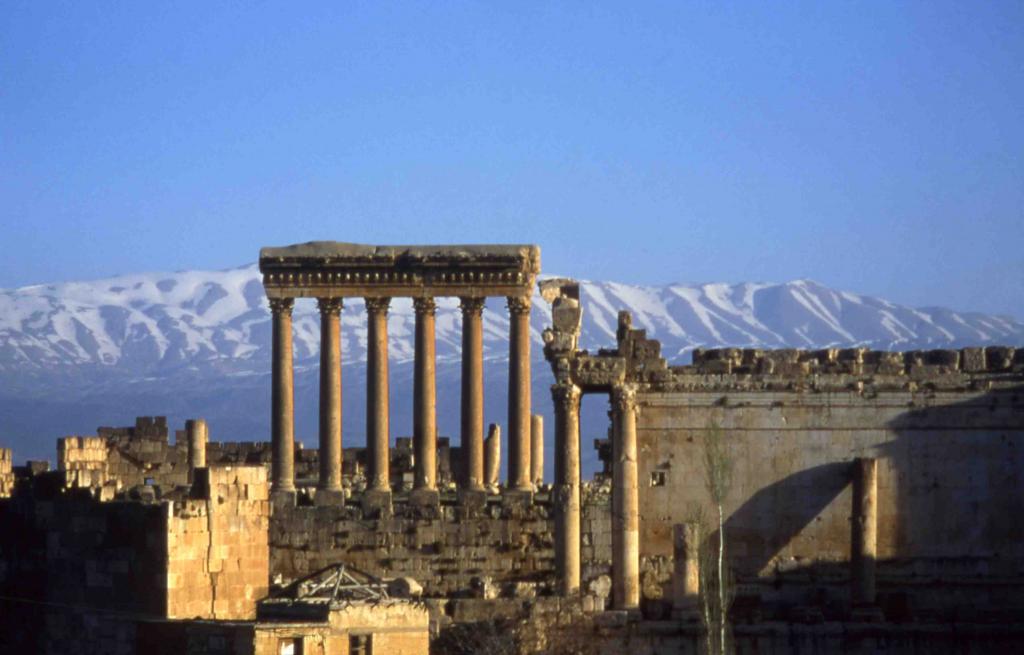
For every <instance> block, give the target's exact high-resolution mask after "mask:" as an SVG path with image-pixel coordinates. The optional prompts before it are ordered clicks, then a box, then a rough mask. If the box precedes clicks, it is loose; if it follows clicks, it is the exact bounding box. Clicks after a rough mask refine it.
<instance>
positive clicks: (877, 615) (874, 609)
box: [850, 605, 885, 623]
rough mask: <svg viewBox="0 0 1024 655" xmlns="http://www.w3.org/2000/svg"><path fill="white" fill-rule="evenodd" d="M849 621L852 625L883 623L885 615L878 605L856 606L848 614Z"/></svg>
mask: <svg viewBox="0 0 1024 655" xmlns="http://www.w3.org/2000/svg"><path fill="white" fill-rule="evenodd" d="M850 621H852V622H854V623H884V622H885V614H883V613H882V608H881V607H879V606H878V605H858V606H857V607H854V608H853V610H852V611H851V612H850Z"/></svg>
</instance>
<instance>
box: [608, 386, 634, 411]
mask: <svg viewBox="0 0 1024 655" xmlns="http://www.w3.org/2000/svg"><path fill="white" fill-rule="evenodd" d="M611 400H612V410H613V411H618V412H625V411H636V385H635V384H630V383H628V382H627V383H625V384H616V385H615V386H613V387H612V398H611Z"/></svg>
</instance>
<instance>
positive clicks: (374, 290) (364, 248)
mask: <svg viewBox="0 0 1024 655" xmlns="http://www.w3.org/2000/svg"><path fill="white" fill-rule="evenodd" d="M260 271H261V272H262V273H263V286H264V287H265V288H266V291H267V296H269V297H271V298H288V297H318V298H324V297H347V296H362V297H371V298H372V297H394V296H412V297H431V296H468V297H485V296H521V295H529V294H530V291H531V289H532V287H533V283H534V281H535V279H536V276H537V273H539V272H540V248H539V247H538V246H534V245H439V246H374V245H364V244H358V243H343V242H337V241H312V242H309V243H302V244H296V245H291V246H284V247H279V248H263V249H261V250H260Z"/></svg>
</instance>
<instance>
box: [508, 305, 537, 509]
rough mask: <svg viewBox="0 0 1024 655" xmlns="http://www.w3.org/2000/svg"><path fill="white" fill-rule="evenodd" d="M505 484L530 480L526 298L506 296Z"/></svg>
mask: <svg viewBox="0 0 1024 655" xmlns="http://www.w3.org/2000/svg"><path fill="white" fill-rule="evenodd" d="M508 311H509V361H508V433H509V434H508V486H509V488H511V489H517V490H521V491H529V490H531V489H533V485H532V484H531V483H530V298H529V296H522V297H515V296H513V297H509V298H508Z"/></svg>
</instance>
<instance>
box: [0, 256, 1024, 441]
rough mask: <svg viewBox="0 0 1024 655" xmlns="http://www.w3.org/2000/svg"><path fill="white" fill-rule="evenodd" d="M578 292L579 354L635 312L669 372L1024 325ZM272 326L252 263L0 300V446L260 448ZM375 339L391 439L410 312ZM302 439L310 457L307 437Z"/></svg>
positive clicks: (445, 372) (974, 341)
mask: <svg viewBox="0 0 1024 655" xmlns="http://www.w3.org/2000/svg"><path fill="white" fill-rule="evenodd" d="M545 277H548V276H545ZM580 282H581V292H582V296H583V298H582V305H583V316H584V318H583V327H582V333H581V339H580V347H581V348H588V349H597V348H601V347H609V346H612V345H614V343H615V330H616V327H617V323H618V320H617V316H618V312H619V311H620V310H623V309H625V310H629V311H630V312H631V313H632V314H633V324H634V326H636V327H639V328H644V329H646V330H647V333H648V336H649V337H653V338H656V339H659V340H660V341H661V343H662V353H663V356H664V357H665V358H666V359H667V360H669V362H670V363H686V362H687V361H688V360H689V353H690V352H691V351H692V350H693V349H694V348H710V347H716V346H732V347H757V348H822V347H849V346H865V347H869V348H874V349H879V350H894V349H898V350H913V349H930V348H955V347H963V346H969V345H971V346H973V345H995V344H1000V345H1011V346H1017V345H1024V323H1022V322H1020V321H1017V320H1016V319H1013V318H1012V317H1008V316H994V315H991V314H984V313H981V312H960V311H955V310H951V309H948V308H944V307H935V306H932V307H928V308H911V307H906V306H903V305H898V304H896V303H892V302H889V301H888V300H885V299H881V298H875V297H872V296H866V295H862V294H857V293H853V292H848V291H839V290H834V289H830V288H829V287H827V286H825V285H823V284H821V283H818V282H815V281H813V280H807V279H802V280H794V281H791V282H785V283H766V282H740V283H733V284H729V283H715V282H711V283H702V284H683V283H672V284H667V285H633V284H623V283H618V282H601V281H589V280H581V281H580ZM504 304H505V303H504V301H503V299H500V298H492V299H489V300H488V302H487V310H486V311H485V312H484V357H485V359H486V361H487V363H486V365H485V387H486V392H485V393H486V394H487V399H486V401H487V407H488V409H489V410H490V411H489V413H488V418H487V420H488V421H494V422H502V421H503V420H504V392H505V389H504V387H505V384H506V378H505V377H504V376H505V375H507V372H506V369H507V366H506V364H505V362H507V351H508V345H507V343H508V342H507V335H508V319H507V311H506V309H505V306H504ZM362 305H363V302H362V300H361V299H346V301H345V309H344V310H343V312H342V340H343V343H342V353H343V372H344V376H345V382H344V391H345V419H344V424H345V430H346V433H348V434H350V435H351V434H355V435H356V439H357V440H358V439H361V433H362V431H363V427H362V425H361V417H362V414H363V412H364V411H365V405H363V406H362V407H360V402H363V403H365V396H364V392H365V389H363V388H362V386H363V383H362V376H363V375H364V371H363V369H364V368H365V367H363V366H361V365H360V363H361V362H363V361H365V357H366V336H367V335H366V320H365V313H364V311H363V308H362ZM549 321H550V315H549V312H548V309H547V305H546V304H545V303H544V302H543V301H542V300H541V299H540V297H539V295H537V294H536V293H535V295H534V311H533V312H532V316H531V342H532V346H533V348H532V358H533V377H534V385H533V396H534V400H533V402H534V405H535V407H536V408H537V409H538V410H543V411H544V413H547V410H548V405H550V399H549V398H548V397H547V393H546V389H547V386H548V384H550V381H551V380H550V372H549V369H548V367H547V364H546V363H545V362H544V361H543V355H542V349H541V345H542V339H541V333H542V331H543V329H544V328H545V327H546V326H547V325H548V324H549ZM436 324H437V357H438V386H439V394H438V403H439V412H438V414H439V419H438V420H439V427H440V428H441V429H442V430H443V431H444V430H446V431H447V433H448V434H452V435H457V433H458V402H459V398H458V391H457V390H458V388H459V383H458V379H459V375H460V369H459V359H460V347H461V318H460V312H459V308H458V300H457V299H456V298H440V299H438V311H437V319H436ZM270 327H271V326H270V313H269V310H268V308H267V302H266V298H265V294H264V291H263V287H262V283H261V278H260V274H259V271H258V269H257V267H256V265H255V264H251V265H246V266H241V267H235V268H229V269H224V270H221V271H195V270H188V271H179V272H175V273H130V274H125V275H119V276H114V277H109V278H101V279H98V280H91V281H71V282H62V283H50V284H40V285H30V286H25V287H20V288H15V289H2V290H0V384H2V390H0V445H8V444H4V443H3V442H4V441H13V443H14V445H15V446H16V447H17V448H18V450H19V452H24V453H26V454H30V455H31V456H39V455H40V454H44V453H48V452H49V450H50V446H49V444H51V443H52V439H53V438H54V437H55V436H59V435H61V434H67V433H85V432H87V431H90V430H93V429H94V427H95V426H97V425H100V424H104V425H111V424H130V423H131V422H132V418H133V417H134V416H135V415H136V414H138V415H145V414H167V415H169V416H170V417H171V418H172V422H173V421H175V420H177V421H181V420H184V418H185V417H188V416H199V415H203V416H206V417H207V419H208V420H209V421H210V422H211V427H212V428H213V430H214V438H230V439H266V438H267V431H268V429H269V427H268V426H269V420H268V419H267V414H268V412H269V379H268V378H269V373H270ZM388 329H389V336H390V343H389V345H390V358H391V375H392V397H393V402H392V424H393V425H394V426H396V427H395V429H394V430H393V435H394V436H398V435H399V434H404V433H405V430H406V423H410V424H411V418H410V417H411V407H409V405H410V404H411V403H410V401H411V388H412V383H411V379H412V373H411V370H412V361H413V355H414V352H413V347H412V336H413V330H414V314H413V311H412V306H411V301H409V300H408V299H396V300H395V301H394V302H393V303H392V309H391V312H390V315H389V321H388ZM294 341H295V366H296V395H297V419H296V420H297V430H298V432H299V434H300V436H301V435H303V434H305V435H309V436H311V437H313V436H314V435H315V434H316V429H315V421H316V418H315V410H316V405H315V400H313V401H312V402H307V400H309V399H307V398H306V397H307V396H312V397H315V392H316V384H317V379H318V376H317V367H318V355H317V353H318V347H319V320H318V316H317V313H316V307H315V303H314V302H313V301H312V300H309V301H300V302H297V303H296V308H295V314H294ZM299 400H301V401H302V402H299ZM595 412H596V410H595ZM595 415H596V414H595ZM549 424H550V423H549ZM218 434H219V435H220V436H219V437H218ZM306 441H307V444H308V445H311V446H312V445H315V437H314V438H313V441H312V442H311V441H310V439H308V438H307V439H306ZM350 443H351V442H350ZM40 444H42V445H40ZM549 461H550V459H549Z"/></svg>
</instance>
